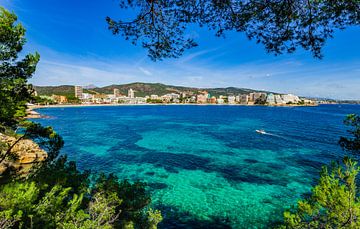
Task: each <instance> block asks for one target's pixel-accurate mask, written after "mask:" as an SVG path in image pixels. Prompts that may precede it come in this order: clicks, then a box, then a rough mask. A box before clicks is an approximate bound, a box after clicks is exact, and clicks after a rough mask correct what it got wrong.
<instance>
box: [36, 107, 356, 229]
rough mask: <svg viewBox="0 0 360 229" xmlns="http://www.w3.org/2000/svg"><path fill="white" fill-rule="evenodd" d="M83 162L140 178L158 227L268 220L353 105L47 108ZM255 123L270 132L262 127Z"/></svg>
mask: <svg viewBox="0 0 360 229" xmlns="http://www.w3.org/2000/svg"><path fill="white" fill-rule="evenodd" d="M39 111H40V112H41V113H42V114H44V115H48V116H50V117H51V118H49V119H41V120H37V121H39V122H40V123H42V124H44V125H51V126H53V127H54V129H55V130H56V131H57V132H58V133H60V134H61V135H62V136H63V138H64V140H65V147H64V149H63V151H62V152H64V153H66V154H68V156H69V159H71V160H76V161H77V163H78V166H79V168H80V169H91V170H93V171H103V172H106V173H115V174H116V175H118V176H119V177H121V178H129V179H131V180H138V179H140V180H142V181H146V182H147V183H148V185H149V189H150V191H151V192H152V202H153V205H154V207H156V208H159V209H162V212H163V215H164V217H165V220H164V222H163V223H162V224H161V226H162V227H163V228H172V227H173V228H175V227H176V228H179V227H184V228H185V227H204V228H205V227H214V225H217V227H218V228H221V227H233V228H266V227H268V226H269V224H270V223H272V222H276V221H278V220H281V218H282V212H283V210H284V208H287V207H289V206H291V205H292V204H294V203H296V200H297V199H299V198H300V197H301V196H302V195H303V194H304V193H307V192H308V191H309V190H310V186H311V184H313V182H314V179H315V178H316V177H317V176H318V171H319V169H320V167H321V166H322V165H323V164H324V163H328V162H329V161H331V160H336V159H338V158H339V157H340V156H341V155H342V152H341V150H340V148H339V146H338V145H337V141H338V139H339V136H341V135H345V134H346V130H345V127H344V126H343V124H342V120H343V119H344V117H345V116H346V114H348V113H357V114H360V106H356V105H322V106H318V107H262V106H249V107H247V106H183V105H179V106H111V107H109V106H107V107H78V108H75V107H74V108H46V109H41V110H39ZM256 129H264V130H266V131H267V132H268V133H269V134H266V135H261V134H258V133H256V132H255V130H256Z"/></svg>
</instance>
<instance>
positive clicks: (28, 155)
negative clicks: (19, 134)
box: [0, 133, 47, 175]
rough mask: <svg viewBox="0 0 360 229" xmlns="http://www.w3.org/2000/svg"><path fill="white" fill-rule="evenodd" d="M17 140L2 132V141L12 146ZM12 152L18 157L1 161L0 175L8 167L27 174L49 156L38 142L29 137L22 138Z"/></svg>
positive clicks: (0, 137)
mask: <svg viewBox="0 0 360 229" xmlns="http://www.w3.org/2000/svg"><path fill="white" fill-rule="evenodd" d="M15 141H16V138H15V137H11V136H7V135H4V134H1V133H0V142H2V143H5V144H6V145H8V146H11V145H12V144H14V143H15ZM3 151H5V150H3ZM11 152H12V153H13V154H14V155H16V159H15V160H9V159H5V160H4V161H2V162H1V163H0V175H1V174H2V173H4V172H5V171H7V170H8V169H11V170H15V171H16V173H18V174H20V175H26V174H27V173H28V172H29V171H30V169H31V168H32V166H33V165H34V164H35V163H39V162H42V161H44V160H45V159H46V158H47V153H46V152H45V151H44V150H43V149H41V148H40V147H39V145H38V144H36V143H35V142H33V141H32V140H29V139H23V140H20V141H19V142H18V143H17V144H16V145H15V146H14V147H13V148H12V149H11ZM2 153H5V152H2Z"/></svg>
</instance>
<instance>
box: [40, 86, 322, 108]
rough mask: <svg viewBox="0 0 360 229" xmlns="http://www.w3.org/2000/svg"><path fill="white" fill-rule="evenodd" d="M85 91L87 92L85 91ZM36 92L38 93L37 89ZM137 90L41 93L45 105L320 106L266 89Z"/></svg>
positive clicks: (295, 96)
mask: <svg viewBox="0 0 360 229" xmlns="http://www.w3.org/2000/svg"><path fill="white" fill-rule="evenodd" d="M85 91H86V92H85ZM35 94H36V95H37V93H36V92H35ZM135 94H136V91H135V90H133V89H132V88H130V89H128V91H127V95H124V94H121V93H120V90H119V89H117V88H114V89H113V93H112V94H104V93H94V92H92V93H89V90H86V89H84V88H83V87H82V86H74V95H75V98H74V99H72V100H71V101H70V99H69V98H68V97H67V96H64V95H55V94H53V95H51V96H45V95H40V96H38V97H40V98H41V99H42V100H43V101H46V102H45V103H46V104H83V105H86V104H88V105H91V104H231V105H235V104H240V105H269V106H291V105H295V106H296V105H308V106H313V105H317V101H315V100H312V99H308V98H300V97H299V96H297V95H293V94H275V93H265V92H251V93H248V94H237V95H219V96H217V97H216V96H212V95H211V94H210V93H208V92H207V91H205V90H199V91H197V92H192V91H183V92H179V93H168V94H164V95H156V94H151V95H146V96H144V97H139V96H135Z"/></svg>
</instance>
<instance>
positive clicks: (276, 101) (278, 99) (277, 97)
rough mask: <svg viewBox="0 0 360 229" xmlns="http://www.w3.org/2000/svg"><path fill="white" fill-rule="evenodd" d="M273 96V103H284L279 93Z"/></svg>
mask: <svg viewBox="0 0 360 229" xmlns="http://www.w3.org/2000/svg"><path fill="white" fill-rule="evenodd" d="M274 98H275V103H276V104H279V105H280V104H286V103H285V101H284V100H283V99H282V98H281V96H280V95H274Z"/></svg>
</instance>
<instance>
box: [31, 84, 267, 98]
mask: <svg viewBox="0 0 360 229" xmlns="http://www.w3.org/2000/svg"><path fill="white" fill-rule="evenodd" d="M115 88H116V89H119V91H120V93H121V94H123V95H127V92H128V90H129V89H130V88H131V89H133V90H134V91H135V96H140V97H143V96H146V95H165V94H168V93H181V92H187V93H193V94H196V93H198V92H199V91H204V90H206V91H208V92H209V93H210V94H211V95H212V96H219V95H238V94H248V93H251V92H266V91H259V90H253V89H247V88H236V87H227V88H195V87H183V86H172V85H166V84H161V83H141V82H136V83H130V84H121V85H115V84H113V85H109V86H105V87H96V88H91V89H84V92H87V93H91V94H94V93H102V94H112V93H113V92H114V89H115ZM35 90H36V91H37V92H38V94H39V95H52V94H56V95H72V96H73V95H74V86H69V85H63V86H45V87H43V86H35Z"/></svg>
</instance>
